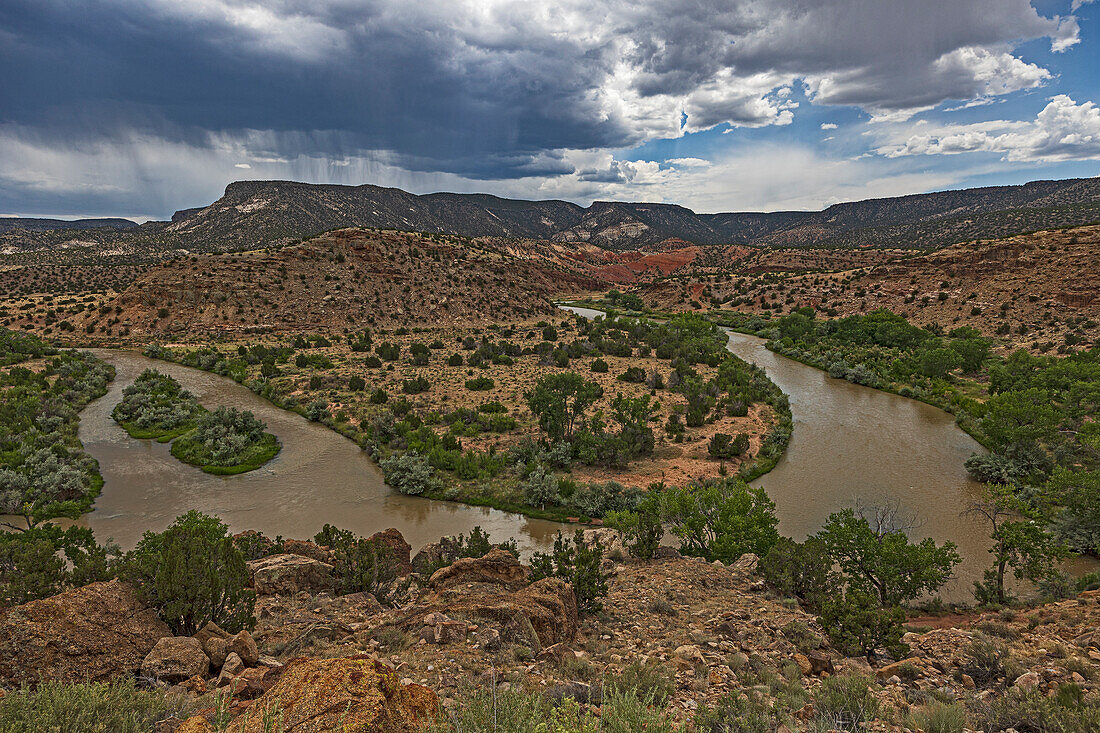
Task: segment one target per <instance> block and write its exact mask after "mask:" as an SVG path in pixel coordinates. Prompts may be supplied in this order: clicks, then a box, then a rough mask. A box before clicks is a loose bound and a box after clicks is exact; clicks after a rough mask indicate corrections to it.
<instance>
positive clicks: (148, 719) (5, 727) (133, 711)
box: [0, 677, 187, 733]
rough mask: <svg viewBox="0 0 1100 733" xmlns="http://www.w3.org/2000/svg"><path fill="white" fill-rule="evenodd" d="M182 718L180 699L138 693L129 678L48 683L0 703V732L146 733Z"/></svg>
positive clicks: (157, 692)
mask: <svg viewBox="0 0 1100 733" xmlns="http://www.w3.org/2000/svg"><path fill="white" fill-rule="evenodd" d="M186 714H187V703H186V701H185V699H184V698H182V697H169V696H166V695H165V693H164V692H163V691H161V690H140V689H138V688H137V686H136V684H135V682H134V680H133V679H132V678H129V677H123V678H120V679H118V680H115V681H112V682H106V683H105V682H87V683H82V684H67V683H64V682H53V681H46V682H43V683H42V684H40V685H38V686H37V687H34V688H29V687H28V688H23V689H20V690H13V691H11V692H8V693H7V694H6V695H4V696H3V697H2V698H0V733H26V732H29V731H43V733H47V732H48V733H147V732H148V731H151V730H153V727H154V726H155V725H156V724H157V723H158V722H160V721H162V720H165V719H167V718H170V717H172V716H176V717H186Z"/></svg>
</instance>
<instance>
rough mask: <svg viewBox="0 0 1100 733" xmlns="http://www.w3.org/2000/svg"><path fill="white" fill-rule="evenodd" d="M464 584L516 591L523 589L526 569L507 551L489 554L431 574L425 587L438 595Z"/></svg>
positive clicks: (463, 560)
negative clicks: (484, 585)
mask: <svg viewBox="0 0 1100 733" xmlns="http://www.w3.org/2000/svg"><path fill="white" fill-rule="evenodd" d="M466 583H488V584H492V585H495V586H500V587H502V588H507V589H512V590H518V589H519V588H522V587H523V586H525V585H527V568H525V567H524V566H523V565H521V564H520V562H519V560H517V559H516V556H515V555H513V554H512V553H510V552H508V551H507V550H490V551H489V553H488V554H487V555H485V556H484V557H464V558H462V559H460V560H455V561H454V563H452V564H451V565H449V566H447V567H445V568H440V569H439V570H436V571H435V572H434V573H432V577H431V579H430V580H429V581H428V585H429V586H430V587H431V589H432V590H435V591H441V590H444V589H446V588H453V587H455V586H458V585H463V584H466Z"/></svg>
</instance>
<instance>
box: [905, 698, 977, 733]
mask: <svg viewBox="0 0 1100 733" xmlns="http://www.w3.org/2000/svg"><path fill="white" fill-rule="evenodd" d="M909 725H910V727H911V728H914V729H916V730H921V731H924V733H962V732H963V730H964V729H965V728H966V708H965V707H963V706H962V705H960V704H958V703H943V702H934V703H932V704H931V705H929V706H927V707H924V708H921V709H920V710H917V711H916V712H914V713H912V714H911V715H910V716H909Z"/></svg>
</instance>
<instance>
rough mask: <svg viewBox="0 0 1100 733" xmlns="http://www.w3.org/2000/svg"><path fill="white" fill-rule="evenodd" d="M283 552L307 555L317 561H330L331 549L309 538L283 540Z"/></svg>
mask: <svg viewBox="0 0 1100 733" xmlns="http://www.w3.org/2000/svg"><path fill="white" fill-rule="evenodd" d="M283 552H286V553H289V554H291V555H301V556H302V557H308V558H309V559H311V560H316V561H317V562H323V563H331V562H332V550H330V549H329V548H327V547H321V546H320V545H318V544H317V543H316V542H310V541H309V540H283Z"/></svg>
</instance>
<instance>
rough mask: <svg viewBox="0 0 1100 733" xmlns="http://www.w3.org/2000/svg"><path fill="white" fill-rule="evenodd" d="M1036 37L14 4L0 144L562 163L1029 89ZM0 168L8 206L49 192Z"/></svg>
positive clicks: (760, 20) (1026, 9)
mask: <svg viewBox="0 0 1100 733" xmlns="http://www.w3.org/2000/svg"><path fill="white" fill-rule="evenodd" d="M1039 37H1046V38H1050V39H1051V41H1052V44H1054V45H1055V46H1056V47H1064V46H1065V45H1067V44H1070V43H1072V42H1073V41H1074V40H1075V39H1076V24H1075V22H1074V21H1073V20H1072V19H1058V18H1044V17H1042V16H1040V15H1039V14H1038V13H1036V11H1035V10H1034V9H1033V8H1032V7H1031V6H1030V5H1029V4H1028V2H1027V0H952V1H951V2H944V1H943V0H893V1H891V2H883V1H881V0H797V1H795V2H790V1H789V0H746V1H744V2H729V1H727V2H718V1H717V0H672V1H669V0H648V1H645V2H629V1H627V0H586V1H583V2H580V1H576V0H556V1H554V2H540V3H531V2H521V1H520V0H465V1H463V0H421V1H420V2H413V3H410V2H408V1H407V0H368V1H366V2H363V1H357V0H310V1H306V0H280V1H276V2H264V3H262V4H260V3H252V2H245V1H244V0H145V1H143V2H137V1H135V0H105V1H103V2H95V3H89V2H73V1H70V0H6V2H4V3H3V4H2V5H0V65H2V68H3V69H4V72H3V74H2V75H0V139H2V138H7V140H8V141H9V142H11V141H13V140H14V141H15V143H12V144H18V146H21V147H20V148H19V150H21V151H23V152H25V153H26V156H27V158H28V159H30V160H33V159H36V158H40V157H42V156H43V155H45V154H46V153H43V152H42V151H50V150H58V151H62V152H64V151H68V152H70V153H72V154H74V155H80V154H82V153H83V152H84V151H86V150H94V149H95V148H96V146H101V145H104V144H108V143H114V144H117V145H119V146H125V145H127V144H130V142H132V141H133V140H134V138H135V136H137V137H138V138H140V140H141V141H142V142H143V144H146V145H152V144H153V143H152V142H150V141H153V140H159V141H161V143H162V144H163V145H165V146H168V147H170V148H172V149H176V147H175V146H180V147H179V149H180V150H184V149H187V148H192V149H196V150H220V151H221V152H220V154H221V155H222V157H223V158H225V160H226V161H229V160H230V159H229V158H228V157H225V156H237V157H238V158H240V159H244V160H254V159H255V158H257V157H259V158H263V159H270V160H293V159H300V158H303V157H306V158H311V159H312V158H327V159H331V160H335V161H339V160H342V159H345V158H357V157H358V158H364V159H369V160H374V161H377V162H378V163H379V164H385V165H390V166H396V167H399V168H402V169H404V170H409V171H424V172H444V173H452V174H457V175H460V176H464V177H466V178H471V179H479V180H486V179H506V178H516V177H529V176H553V175H560V174H563V173H570V172H572V171H573V166H572V165H571V164H570V163H569V162H568V161H567V158H566V157H565V156H563V153H562V151H566V150H609V149H616V148H626V147H631V146H634V145H637V144H640V143H642V142H644V141H647V140H651V139H655V138H664V137H676V136H678V135H680V134H682V132H683V131H692V130H698V129H705V128H708V127H712V126H714V125H719V124H723V123H728V124H732V125H743V126H766V125H777V124H779V125H781V124H786V123H788V122H790V121H791V119H792V114H793V113H794V112H793V110H794V105H792V104H790V103H789V102H787V101H786V96H785V92H784V91H783V90H784V89H786V88H788V87H790V86H791V85H793V84H797V83H804V84H805V85H806V87H807V89H808V90H809V92H810V94H811V97H812V98H813V99H814V100H815V101H817V102H820V103H827V104H851V105H857V106H860V107H862V108H864V109H866V110H868V111H871V112H872V113H875V114H889V113H893V112H897V111H899V110H909V109H914V108H919V107H923V106H928V105H932V104H936V103H938V102H940V101H943V100H945V99H949V98H959V99H970V98H973V97H977V96H981V95H989V94H1000V93H1007V92H1011V91H1015V90H1017V89H1023V88H1029V87H1032V86H1035V85H1038V84H1041V83H1042V82H1043V81H1044V80H1045V79H1046V78H1047V77H1048V76H1049V74H1048V73H1047V72H1046V71H1045V70H1044V69H1041V68H1039V67H1037V66H1033V65H1029V64H1026V63H1024V62H1022V61H1020V60H1019V59H1017V58H1015V57H1014V56H1013V55H1012V53H1011V51H1012V48H1013V46H1014V44H1016V43H1018V42H1020V41H1021V40H1025V39H1033V38H1039ZM684 118H686V123H685V124H683V125H682V124H681V120H682V119H684ZM0 142H2V140H0ZM219 145H220V146H222V147H221V148H219V147H218V146H219ZM29 146H36V147H34V150H33V151H31V152H27V151H28V150H30V147H29ZM154 157H155V156H154ZM228 164H229V165H232V163H231V162H230V163H228ZM211 165H214V162H213V161H212V162H211ZM4 166H5V164H4V163H0V179H3V180H2V181H0V183H2V188H0V191H2V192H6V193H3V194H0V195H3V196H4V197H5V198H7V202H8V205H13V204H11V203H10V202H12V201H14V200H15V199H13V198H8V197H9V196H15V197H17V194H16V193H13V192H17V191H19V190H25V191H29V190H30V189H32V188H33V189H34V190H36V191H38V192H39V193H38V194H34V195H35V196H38V195H41V196H45V195H46V194H45V193H42V192H43V191H48V190H51V186H54V182H51V181H50V180H40V179H42V178H43V177H42V176H38V177H37V178H36V177H35V176H34V175H32V173H33V171H12V170H10V169H8V168H5V167H4ZM212 175H214V174H212ZM584 175H585V176H587V177H591V176H596V177H597V178H601V177H603V178H607V177H616V176H617V175H618V173H616V171H615V170H614V169H613V168H610V169H607V170H606V171H605V172H603V173H602V174H601V173H595V172H592V171H587V172H586V173H585V174H584ZM219 176H220V177H224V173H221V172H218V173H217V174H216V175H214V177H219ZM620 178H621V176H620ZM28 181H30V182H29V183H28ZM93 183H94V182H93ZM90 185H91V184H90ZM57 186H58V187H60V184H57ZM131 188H132V186H131ZM31 198H32V195H31V194H30V193H28V194H26V200H27V201H29V200H30V199H31ZM4 203H5V201H4V199H0V205H2V204H4Z"/></svg>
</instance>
